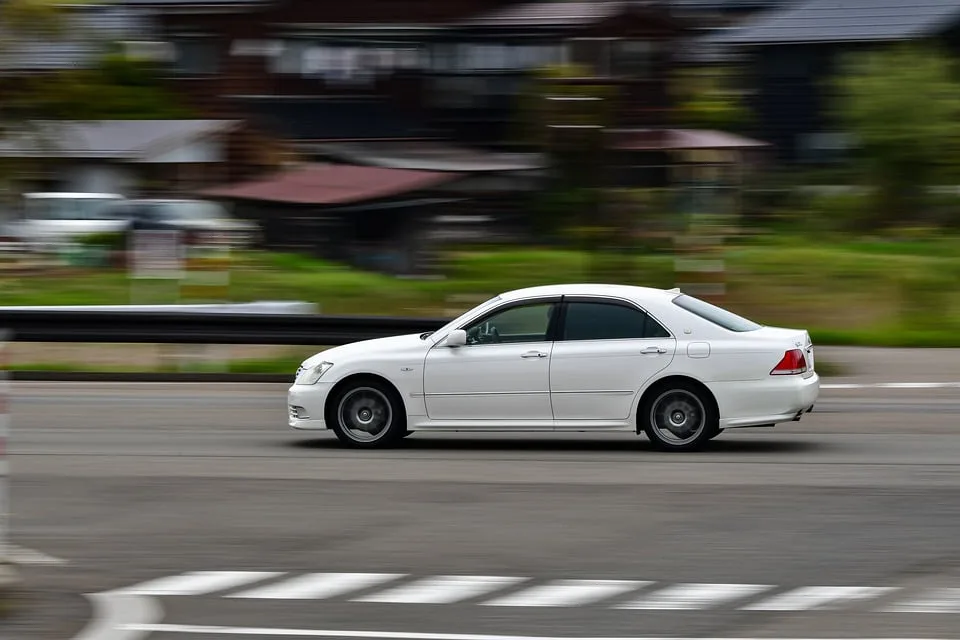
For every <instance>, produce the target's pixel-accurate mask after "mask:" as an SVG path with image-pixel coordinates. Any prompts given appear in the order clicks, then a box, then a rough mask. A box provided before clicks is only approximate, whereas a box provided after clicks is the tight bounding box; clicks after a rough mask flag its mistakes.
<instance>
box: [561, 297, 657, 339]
mask: <svg viewBox="0 0 960 640" xmlns="http://www.w3.org/2000/svg"><path fill="white" fill-rule="evenodd" d="M669 336H670V333H669V332H668V331H667V330H666V329H664V328H663V327H662V326H661V325H660V323H658V322H657V321H656V320H654V319H653V318H651V317H650V316H648V315H647V314H646V313H644V312H643V311H640V310H639V309H632V308H630V307H627V306H624V305H620V304H610V303H604V302H573V303H570V304H569V305H568V306H567V316H566V321H565V323H564V328H563V339H564V340H625V339H642V338H667V337H669Z"/></svg>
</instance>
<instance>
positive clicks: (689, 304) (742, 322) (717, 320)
mask: <svg viewBox="0 0 960 640" xmlns="http://www.w3.org/2000/svg"><path fill="white" fill-rule="evenodd" d="M673 304H675V305H677V306H678V307H680V308H681V309H686V310H687V311H689V312H690V313H692V314H693V315H695V316H698V317H700V318H703V319H704V320H706V321H707V322H712V323H713V324H715V325H717V326H720V327H723V328H724V329H726V330H728V331H736V332H737V333H744V332H747V331H756V330H758V329H762V328H763V327H762V326H761V325H759V324H757V323H756V322H753V321H751V320H747V319H746V318H742V317H740V316H738V315H737V314H735V313H732V312H730V311H727V310H726V309H721V308H720V307H718V306H715V305H712V304H710V303H709V302H704V301H703V300H700V299H698V298H694V297H692V296H688V295H685V294H684V295H679V296H677V297H676V298H674V299H673Z"/></svg>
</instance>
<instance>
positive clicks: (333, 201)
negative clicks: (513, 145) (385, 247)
mask: <svg viewBox="0 0 960 640" xmlns="http://www.w3.org/2000/svg"><path fill="white" fill-rule="evenodd" d="M458 177H459V176H458V175H457V174H455V173H440V172H434V171H408V170H405V169H385V168H382V167H359V166H355V165H336V164H308V165H304V166H300V167H297V168H294V169H288V170H285V171H281V172H279V173H275V174H273V175H270V176H266V177H264V178H261V179H259V180H252V181H250V182H244V183H240V184H235V185H225V186H222V187H215V188H213V189H207V190H204V191H203V194H202V195H204V196H206V197H209V198H222V199H229V200H256V201H261V202H278V203H285V204H312V205H341V204H352V203H357V202H363V201H366V200H376V199H379V198H388V197H391V196H397V195H401V194H405V193H411V192H414V191H420V190H424V189H430V188H432V187H436V186H439V185H441V184H444V183H447V182H450V181H452V180H455V179H457V178H458Z"/></svg>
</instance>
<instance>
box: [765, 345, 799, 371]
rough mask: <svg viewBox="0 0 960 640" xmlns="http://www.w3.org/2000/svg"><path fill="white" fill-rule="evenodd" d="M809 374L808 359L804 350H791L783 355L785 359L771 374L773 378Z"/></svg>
mask: <svg viewBox="0 0 960 640" xmlns="http://www.w3.org/2000/svg"><path fill="white" fill-rule="evenodd" d="M806 372H807V359H806V357H804V355H803V350H802V349H791V350H790V351H787V352H786V353H785V354H783V359H782V360H780V362H779V364H777V366H775V367H774V368H773V371H771V372H770V375H772V376H795V375H797V374H800V373H806Z"/></svg>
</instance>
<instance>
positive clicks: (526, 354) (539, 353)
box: [520, 351, 547, 358]
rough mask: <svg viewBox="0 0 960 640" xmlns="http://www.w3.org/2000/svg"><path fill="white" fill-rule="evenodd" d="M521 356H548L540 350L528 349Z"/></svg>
mask: <svg viewBox="0 0 960 640" xmlns="http://www.w3.org/2000/svg"><path fill="white" fill-rule="evenodd" d="M520 357H521V358H546V357H547V354H545V353H542V352H540V351H527V352H526V353H525V354H523V355H522V356H520Z"/></svg>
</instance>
